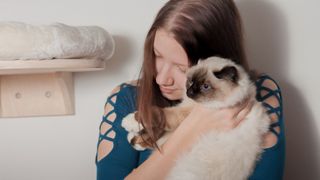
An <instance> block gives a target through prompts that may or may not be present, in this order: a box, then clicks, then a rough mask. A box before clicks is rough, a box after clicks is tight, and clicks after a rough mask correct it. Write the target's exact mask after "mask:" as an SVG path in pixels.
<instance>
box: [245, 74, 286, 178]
mask: <svg viewBox="0 0 320 180" xmlns="http://www.w3.org/2000/svg"><path fill="white" fill-rule="evenodd" d="M256 86H257V97H256V98H257V100H258V101H260V102H262V104H263V105H264V107H265V109H266V111H267V113H268V114H269V116H270V118H271V125H270V127H269V134H270V135H272V136H274V138H275V140H276V142H275V144H273V146H271V147H268V148H266V149H264V152H263V153H262V155H261V157H260V158H259V160H258V161H257V164H256V167H255V169H254V171H253V173H252V175H251V176H250V178H249V180H270V179H272V180H280V179H283V173H284V161H285V134H284V122H283V121H284V120H283V110H282V96H281V91H280V88H279V86H278V85H277V83H276V82H275V81H274V80H273V79H272V78H270V77H269V76H267V75H263V76H261V78H260V79H259V80H258V81H257V82H256Z"/></svg>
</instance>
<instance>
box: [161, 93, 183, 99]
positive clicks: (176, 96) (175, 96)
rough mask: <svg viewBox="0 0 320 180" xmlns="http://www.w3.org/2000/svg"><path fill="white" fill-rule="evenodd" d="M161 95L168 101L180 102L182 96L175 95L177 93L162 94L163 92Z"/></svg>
mask: <svg viewBox="0 0 320 180" xmlns="http://www.w3.org/2000/svg"><path fill="white" fill-rule="evenodd" d="M161 93H162V95H163V96H164V97H165V98H167V99H169V100H172V101H173V100H180V99H181V98H182V95H181V94H177V93H164V92H161Z"/></svg>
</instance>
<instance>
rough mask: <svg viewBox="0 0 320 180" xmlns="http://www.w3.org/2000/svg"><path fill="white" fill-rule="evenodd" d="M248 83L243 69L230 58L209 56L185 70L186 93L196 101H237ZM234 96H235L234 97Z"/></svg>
mask: <svg viewBox="0 0 320 180" xmlns="http://www.w3.org/2000/svg"><path fill="white" fill-rule="evenodd" d="M249 83H250V81H249V79H248V76H247V75H246V73H245V72H244V70H243V69H242V68H241V67H240V66H238V65H236V64H235V63H233V62H232V61H230V60H227V59H223V58H218V57H211V58H208V59H206V60H202V61H200V62H199V63H198V64H197V65H196V66H193V67H191V68H190V69H189V70H188V72H187V82H186V95H187V96H188V97H189V98H190V99H193V100H194V101H196V102H198V103H211V102H221V103H223V102H227V103H229V104H230V97H231V98H233V100H232V101H236V100H237V101H238V99H239V98H240V96H242V95H244V94H245V93H246V92H247V90H246V88H247V87H246V86H248V84H249ZM235 97H236V98H235Z"/></svg>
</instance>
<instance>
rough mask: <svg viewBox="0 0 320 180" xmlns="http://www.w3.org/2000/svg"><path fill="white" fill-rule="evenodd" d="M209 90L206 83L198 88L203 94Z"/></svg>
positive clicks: (209, 87)
mask: <svg viewBox="0 0 320 180" xmlns="http://www.w3.org/2000/svg"><path fill="white" fill-rule="evenodd" d="M209 89H211V86H210V85H209V84H207V83H204V84H202V85H201V86H200V90H201V91H203V92H207V91H208V90H209Z"/></svg>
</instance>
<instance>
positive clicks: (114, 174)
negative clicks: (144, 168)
mask: <svg viewBox="0 0 320 180" xmlns="http://www.w3.org/2000/svg"><path fill="white" fill-rule="evenodd" d="M133 98H134V97H133V96H132V93H131V89H130V87H127V84H122V85H120V86H118V87H116V88H115V89H113V91H112V93H111V95H110V96H109V97H108V98H107V102H106V104H105V110H104V115H103V120H102V122H101V125H100V131H99V140H98V148H97V156H96V166H97V180H106V179H115V180H118V179H119V180H120V179H124V178H125V176H126V175H128V174H129V173H130V172H131V171H132V170H133V169H134V168H135V167H136V166H137V164H138V158H139V152H138V151H136V150H134V149H133V148H132V147H131V145H130V144H129V143H128V142H127V138H126V131H125V130H124V129H123V128H122V127H121V121H122V119H123V117H125V116H126V115H127V114H129V113H130V112H131V111H134V107H133V105H132V104H134V103H128V102H131V101H132V100H131V99H133Z"/></svg>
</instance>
